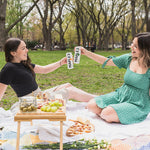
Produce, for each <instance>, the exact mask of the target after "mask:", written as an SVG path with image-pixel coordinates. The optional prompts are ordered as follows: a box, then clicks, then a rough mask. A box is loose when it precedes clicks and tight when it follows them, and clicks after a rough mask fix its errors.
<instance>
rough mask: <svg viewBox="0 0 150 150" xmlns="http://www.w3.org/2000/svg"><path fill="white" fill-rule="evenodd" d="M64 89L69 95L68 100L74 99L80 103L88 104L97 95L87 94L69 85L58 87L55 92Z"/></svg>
mask: <svg viewBox="0 0 150 150" xmlns="http://www.w3.org/2000/svg"><path fill="white" fill-rule="evenodd" d="M62 89H66V90H67V91H68V94H69V99H74V100H77V101H81V102H88V101H89V100H90V99H92V98H94V97H96V96H97V95H94V94H90V93H87V92H85V91H83V90H81V89H79V88H76V87H74V86H73V85H72V84H70V83H65V84H62V85H60V86H58V87H57V88H56V89H55V91H58V90H62Z"/></svg>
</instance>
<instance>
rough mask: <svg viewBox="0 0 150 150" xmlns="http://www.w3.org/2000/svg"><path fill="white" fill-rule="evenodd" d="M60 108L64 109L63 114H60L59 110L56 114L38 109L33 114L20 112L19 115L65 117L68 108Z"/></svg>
mask: <svg viewBox="0 0 150 150" xmlns="http://www.w3.org/2000/svg"><path fill="white" fill-rule="evenodd" d="M60 108H61V109H62V111H61V112H59V109H58V110H57V111H56V112H45V111H41V109H37V110H35V111H31V112H23V111H21V110H19V111H18V113H17V115H65V114H66V107H65V106H62V107H60Z"/></svg>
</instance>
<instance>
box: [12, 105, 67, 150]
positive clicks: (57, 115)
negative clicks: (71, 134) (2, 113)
mask: <svg viewBox="0 0 150 150" xmlns="http://www.w3.org/2000/svg"><path fill="white" fill-rule="evenodd" d="M63 107H64V108H63V111H62V112H43V111H41V110H40V109H37V110H36V111H35V112H22V111H20V110H19V112H18V113H17V114H16V115H15V117H14V121H17V122H18V127H17V141H16V150H19V143H20V127H21V121H29V122H31V125H32V120H33V119H48V120H49V121H60V150H63V121H66V107H65V106H63Z"/></svg>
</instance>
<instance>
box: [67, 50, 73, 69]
mask: <svg viewBox="0 0 150 150" xmlns="http://www.w3.org/2000/svg"><path fill="white" fill-rule="evenodd" d="M66 57H67V66H68V69H73V56H72V53H70V52H69V53H66Z"/></svg>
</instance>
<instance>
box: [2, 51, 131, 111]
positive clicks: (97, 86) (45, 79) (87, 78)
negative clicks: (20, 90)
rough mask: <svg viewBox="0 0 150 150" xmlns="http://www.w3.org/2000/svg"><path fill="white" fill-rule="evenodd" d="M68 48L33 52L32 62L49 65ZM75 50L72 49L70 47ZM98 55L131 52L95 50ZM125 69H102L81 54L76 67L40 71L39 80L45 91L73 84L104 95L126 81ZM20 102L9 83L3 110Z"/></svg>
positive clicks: (63, 55) (65, 66) (62, 55)
mask: <svg viewBox="0 0 150 150" xmlns="http://www.w3.org/2000/svg"><path fill="white" fill-rule="evenodd" d="M66 52H68V51H40V50H39V51H30V52H29V56H30V58H31V60H32V63H35V64H38V65H47V64H49V63H54V62H56V61H58V60H60V59H61V58H63V57H65V55H66ZM70 52H72V53H73V49H72V50H70ZM96 53H97V54H101V55H103V56H110V55H113V56H118V55H121V54H124V53H129V51H108V52H104V51H103V52H102V51H96ZM0 59H1V63H0V69H1V68H2V67H3V66H4V64H5V59H4V52H0ZM124 73H125V70H124V69H118V68H117V67H111V66H106V67H105V68H104V69H102V67H101V65H100V64H98V63H97V62H95V61H93V60H91V59H89V58H87V57H86V56H81V61H80V64H75V65H74V69H71V70H68V69H67V65H63V66H62V67H60V68H58V69H57V70H55V71H53V72H51V73H48V74H37V75H36V80H37V83H38V85H39V87H40V88H41V89H42V90H46V89H48V88H51V87H53V86H56V85H60V84H64V83H67V82H69V83H71V84H72V85H74V86H75V87H77V88H80V89H82V90H84V91H86V92H90V93H93V94H97V95H101V94H106V93H108V92H112V91H114V90H115V89H116V88H118V87H120V86H121V85H122V83H123V75H124ZM16 101H18V98H17V97H16V94H15V93H14V91H13V90H12V88H11V87H10V86H8V88H7V90H6V93H5V95H4V97H3V99H2V100H1V103H0V105H1V106H3V107H4V109H9V108H10V107H11V105H12V104H13V103H15V102H16Z"/></svg>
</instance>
